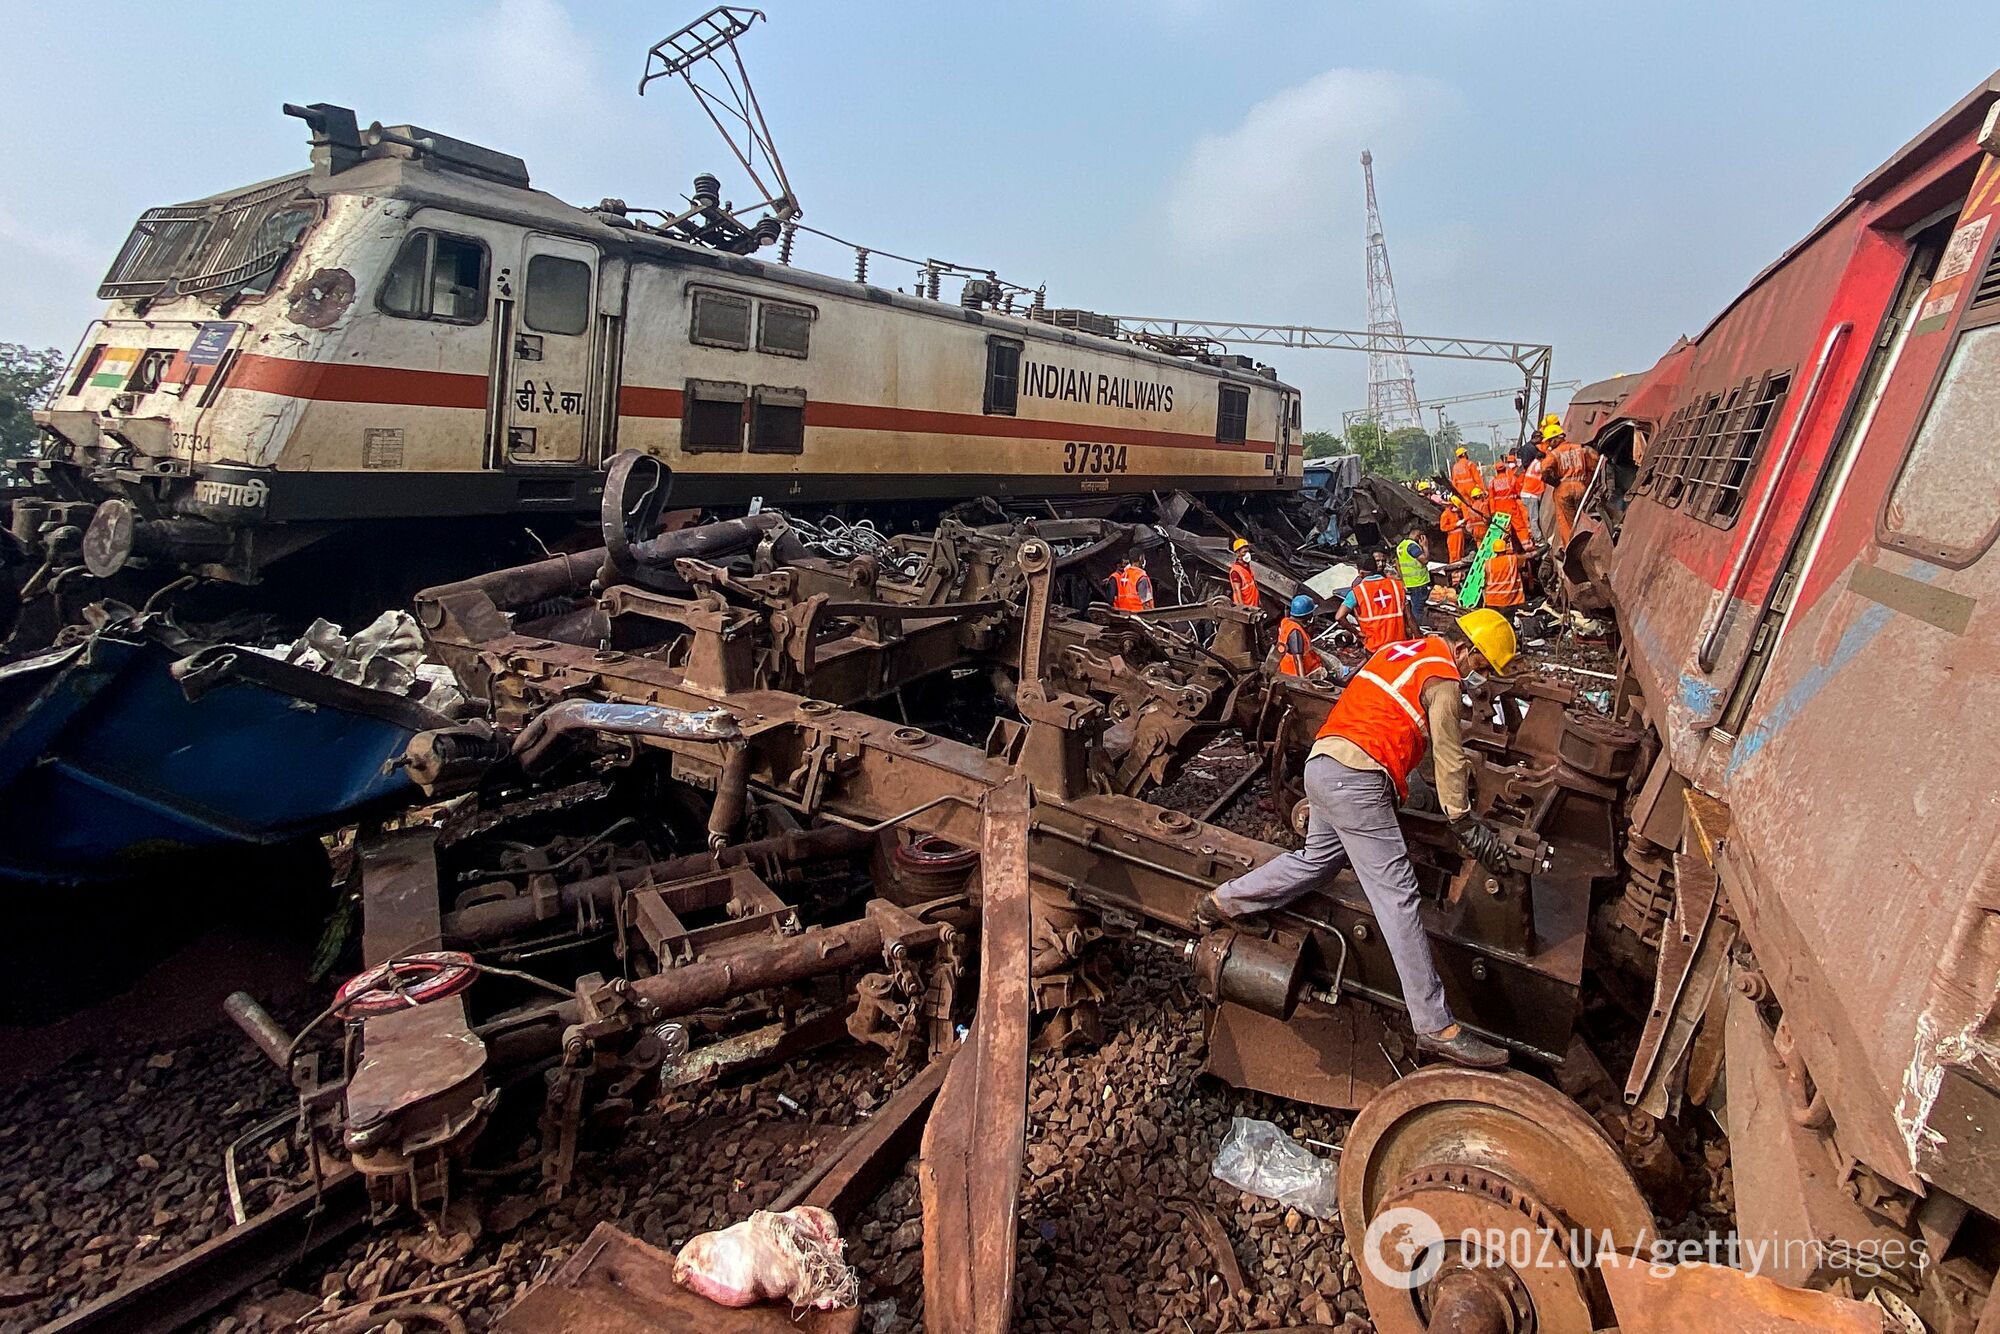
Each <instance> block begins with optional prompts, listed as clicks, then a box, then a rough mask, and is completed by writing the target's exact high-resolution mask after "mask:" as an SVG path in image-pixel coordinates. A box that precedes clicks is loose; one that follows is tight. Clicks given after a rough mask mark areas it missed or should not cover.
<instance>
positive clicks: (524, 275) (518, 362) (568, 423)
mask: <svg viewBox="0 0 2000 1334" xmlns="http://www.w3.org/2000/svg"><path fill="white" fill-rule="evenodd" d="M598 262H599V258H598V253H597V248H596V247H595V246H592V245H587V244H585V243H584V242H581V241H572V240H569V239H568V238H566V237H560V236H545V235H541V234H539V233H535V232H530V233H529V234H528V236H527V237H526V238H525V240H524V241H523V242H522V247H521V267H520V269H519V270H518V277H517V279H516V282H515V290H516V292H517V293H518V298H517V300H518V305H517V307H516V315H515V321H514V331H513V349H512V350H513V357H512V358H511V361H512V366H511V374H510V378H509V380H508V382H507V392H506V394H505V403H504V404H503V406H502V408H501V411H502V414H503V416H504V419H505V421H506V424H507V429H506V433H505V436H506V463H507V466H509V467H537V468H541V467H568V468H574V467H578V466H582V465H585V464H588V463H590V462H592V460H591V459H590V458H589V457H588V456H587V454H586V450H587V447H588V445H589V443H590V441H591V439H592V435H593V430H594V428H595V426H596V422H595V420H594V419H595V418H596V416H597V415H598V414H597V411H596V406H597V403H598V401H599V399H600V398H601V397H602V395H601V394H599V393H597V392H596V390H597V386H595V385H594V384H593V383H592V380H593V376H592V371H593V369H594V368H595V367H596V365H597V358H596V357H595V356H594V355H593V348H592V341H591V340H592V334H593V330H595V328H596V327H597V266H598Z"/></svg>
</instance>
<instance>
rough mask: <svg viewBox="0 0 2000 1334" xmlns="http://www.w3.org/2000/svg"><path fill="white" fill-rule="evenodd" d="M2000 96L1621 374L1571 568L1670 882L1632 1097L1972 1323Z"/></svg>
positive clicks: (1988, 777)
mask: <svg viewBox="0 0 2000 1334" xmlns="http://www.w3.org/2000/svg"><path fill="white" fill-rule="evenodd" d="M1996 103H2000V76H1996V77H1995V78H1994V79H1991V80H1988V81H1987V82H1986V83H1984V84H1982V85H1981V86H1980V87H1979V88H1978V89H1976V90H1974V92H1973V93H1972V94H1971V95H1969V96H1968V97H1966V98H1965V99H1964V100H1963V101H1961V102H1960V103H1958V105H1956V106H1955V107H1953V108H1952V109H1951V110H1950V111H1949V112H1948V113H1946V114H1945V115H1944V116H1943V117H1941V118H1940V119H1939V120H1938V121H1937V122H1936V123H1935V124H1933V125H1931V126H1930V127H1929V128H1928V129H1926V130H1925V131H1924V132H1923V133H1922V134H1920V135H1919V136H1917V138H1916V139H1914V140H1912V141H1911V142H1910V143H1909V144H1908V145H1907V146H1905V147H1904V148H1903V149H1902V150H1901V151H1900V152H1898V153H1897V154H1896V155H1895V156H1894V157H1893V158H1891V159H1890V160H1889V161H1888V162H1887V163H1886V164H1885V165H1883V166H1882V167H1881V168H1880V169H1879V170H1877V171H1875V172H1874V173H1873V174H1871V175H1870V176H1868V177H1867V178H1866V179H1865V180H1863V181H1862V182H1861V183H1860V184H1859V185H1857V186H1856V187H1855V188H1854V190H1853V192H1852V194H1851V195H1850V196H1849V197H1848V198H1847V199H1846V200H1845V201H1844V202H1843V203H1842V204H1841V205H1840V207H1839V208H1837V209H1836V210H1835V211H1834V212H1833V213H1832V214H1831V215H1829V216H1828V217H1827V218H1826V219H1825V220H1824V221H1822V222H1821V223H1820V224H1819V225H1818V226H1817V227H1815V228H1814V229H1813V231H1812V232H1811V233H1810V234H1809V235H1808V236H1807V237H1806V238H1805V239H1804V240H1802V241H1800V242H1799V243H1798V244H1797V245H1795V246H1794V247H1792V249H1791V250H1789V251H1788V252H1786V253H1785V254H1784V255H1783V256H1782V257H1781V258H1780V259H1779V260H1778V261H1777V262H1776V263H1775V264H1773V265H1772V266H1771V267H1770V268H1768V269H1766V270H1765V271H1764V272H1763V273H1761V274H1759V275H1758V276H1757V278H1756V279H1755V280H1754V281H1753V282H1752V283H1751V285H1750V287H1749V288H1748V290H1746V291H1745V292H1744V293H1743V294H1742V295H1741V296H1739V297H1738V298H1737V299H1736V300H1735V301H1734V302H1733V303H1732V304H1731V305H1730V306H1729V307H1728V308H1727V309H1726V310H1725V311H1723V313H1722V314H1721V315H1720V316H1718V317H1717V318H1716V319H1715V321H1714V322H1713V323H1712V324H1710V325H1709V326H1708V327H1707V328H1706V329H1704V330H1703V331H1702V332H1701V334H1700V335H1699V336H1697V337H1696V338H1695V339H1694V340H1692V342H1691V343H1688V344H1686V345H1685V346H1680V347H1676V348H1675V349H1674V350H1673V351H1671V352H1670V353H1668V355H1667V356H1666V357H1665V358H1663V359H1662V361H1661V362H1660V364H1659V365H1658V366H1657V367H1655V369H1654V370H1653V372H1651V373H1650V374H1649V375H1648V376H1647V377H1645V379H1644V380H1642V381H1641V382H1640V383H1639V384H1638V385H1637V386H1636V387H1635V388H1634V389H1633V390H1632V392H1631V393H1630V395H1629V396H1628V397H1627V398H1626V399H1625V401H1624V404H1623V405H1622V407H1621V408H1620V410H1619V413H1618V414H1617V416H1616V417H1615V418H1614V419H1613V420H1612V421H1610V422H1609V423H1607V424H1605V425H1604V426H1602V427H1601V428H1600V429H1599V432H1598V437H1599V441H1598V442H1599V445H1600V447H1601V448H1602V449H1603V450H1604V451H1605V453H1606V455H1607V457H1608V458H1609V459H1610V461H1611V462H1613V463H1619V462H1625V463H1627V464H1636V465H1637V476H1636V480H1635V481H1634V482H1633V484H1632V486H1631V487H1630V491H1629V494H1628V495H1627V497H1626V501H1625V507H1624V514H1623V519H1622V524H1621V526H1620V528H1619V530H1618V532H1617V535H1616V540H1615V543H1614V544H1613V545H1612V546H1611V548H1610V550H1609V551H1608V552H1606V551H1605V550H1604V549H1603V548H1602V547H1601V546H1600V547H1599V549H1598V550H1597V551H1596V552H1595V553H1593V558H1592V561H1591V562H1590V563H1591V564H1593V565H1594V566H1595V573H1596V574H1597V575H1598V577H1600V578H1601V580H1602V582H1603V583H1604V584H1606V585H1608V588H1609V591H1610V594H1611V597H1612V599H1613V601H1614V603H1615V604H1616V606H1617V608H1618V611H1619V613H1620V620H1621V623H1622V626H1623V631H1624V653H1625V660H1626V665H1627V669H1628V671H1629V677H1630V680H1629V683H1628V687H1629V689H1630V690H1631V691H1632V692H1634V695H1635V699H1637V702H1638V703H1639V705H1640V707H1642V709H1643V715H1644V717H1645V719H1646V720H1647V721H1648V722H1649V723H1650V725H1651V726H1652V727H1653V728H1654V729H1655V730H1656V731H1657V733H1658V736H1659V740H1660V743H1661V752H1660V757H1659V760H1658V762H1657V764H1656V766H1655V769H1654V772H1653V774H1652V778H1651V781H1650V782H1649V783H1648V785H1647V788H1646V792H1645V795H1644V796H1643V797H1642V799H1641V802H1640V804H1639V806H1638V808H1637V809H1636V810H1635V812H1634V829H1635V833H1637V834H1639V835H1640V836H1641V843H1640V845H1639V846H1640V848H1641V849H1642V855H1643V850H1644V849H1646V848H1648V847H1650V848H1653V849H1655V851H1656V857H1657V861H1658V864H1659V868H1660V872H1661V876H1662V880H1663V883H1671V884H1672V885H1673V886H1674V895H1673V898H1672V903H1673V913H1674V916H1673V918H1672V919H1671V920H1670V921H1669V922H1667V923H1666V930H1665V933H1664V935H1665V939H1664V941H1663V944H1662V947H1661V955H1662V963H1661V969H1660V984H1659V992H1658V994H1657V996H1656V998H1655V1008H1654V1010H1653V1014H1654V1017H1655V1022H1654V1024H1653V1025H1652V1027H1650V1028H1649V1030H1648V1042H1647V1046H1646V1047H1645V1048H1643V1049H1642V1050H1641V1052H1640V1055H1639V1060H1638V1062H1637V1064H1636V1065H1635V1068H1634V1070H1633V1071H1632V1072H1631V1080H1632V1082H1631V1085H1630V1087H1629V1088H1628V1093H1630V1094H1631V1095H1632V1096H1634V1097H1635V1098H1639V1097H1646V1098H1651V1099H1655V1100H1662V1101H1666V1102H1668V1103H1669V1104H1670V1103H1671V1102H1672V1100H1674V1099H1676V1098H1678V1097H1679V1096H1681V1094H1682V1093H1683V1091H1685V1090H1687V1085H1686V1084H1685V1083H1683V1081H1684V1080H1687V1079H1690V1078H1692V1079H1694V1080H1695V1081H1696V1083H1697V1087H1695V1088H1694V1089H1693V1090H1692V1092H1693V1093H1694V1094H1695V1095H1696V1096H1699V1095H1700V1094H1701V1093H1703V1092H1707V1093H1708V1097H1709V1101H1710V1105H1711V1106H1712V1107H1716V1108H1718V1109H1719V1110H1720V1115H1721V1117H1722V1119H1723V1120H1724V1122H1725V1124H1726V1126H1727V1128H1728V1130H1729V1132H1730V1137H1731V1142H1732V1159H1733V1161H1734V1163H1735V1170H1736V1199H1737V1203H1738V1209H1739V1215H1740V1216H1739V1230H1740V1233H1741V1235H1742V1236H1743V1237H1745V1238H1760V1237H1777V1238H1817V1239H1820V1240H1821V1241H1826V1240H1828V1239H1841V1238H1844V1239H1847V1240H1849V1241H1871V1240H1879V1239H1882V1238H1884V1237H1901V1238H1904V1239H1908V1240H1914V1241H1921V1242H1923V1243H1924V1245H1923V1247H1921V1248H1918V1250H1919V1251H1920V1252H1921V1253H1923V1254H1924V1255H1926V1256H1927V1259H1928V1263H1927V1264H1924V1265H1906V1266H1905V1267H1903V1268H1900V1269H1896V1270H1893V1271H1892V1272H1891V1274H1890V1280H1891V1281H1893V1282H1895V1283H1897V1284H1898V1285H1899V1286H1902V1287H1903V1288H1904V1289H1905V1290H1906V1291H1908V1292H1910V1293H1913V1294H1917V1295H1918V1297H1919V1301H1918V1306H1919V1310H1920V1311H1921V1312H1922V1314H1923V1315H1924V1317H1925V1319H1926V1320H1928V1321H1929V1322H1930V1327H1931V1328H1932V1329H1963V1330H1967V1331H1970V1330H1972V1329H1973V1327H1974V1326H1973V1324H1972V1323H1970V1322H1971V1320H1972V1318H1973V1316H1972V1313H1975V1312H1976V1311H1977V1309H1978V1308H1979V1307H1980V1306H1981V1304H1982V1303H1983V1302H1984V1300H1985V1296H1986V1291H1987V1289H1988V1287H1990V1286H1991V1282H1992V1278H1993V1271H1994V1269H1995V1268H1996V1264H1995V1262H1996V1259H2000V1254H1996V1252H1995V1249H1994V1244H1995V1235H1996V1234H1995V1219H1996V1217H2000V1156H1996V1155H1995V1153H1994V1152H1993V1149H1992V1146H1993V1145H1994V1144H1996V1143H2000V1139H1996V1138H1995V1136H1996V1135H2000V1031H1996V1026H2000V1015H1996V1006H2000V861H1996V855H1995V854H1996V833H2000V821H1996V819H1995V814H1996V812H1995V805H1996V786H1995V782H1994V778H1993V773H1994V762H1995V756H1996V755H2000V688H1996V680H2000V678H1996V674H1995V673H1996V668H1997V667H2000V616H1996V603H2000V556H1996V555H1995V554H1994V551H1993V545H1994V538H1995V533H1996V529H2000V258H1997V257H1996V241H2000V220H1996V213H2000V157H1996V153H2000V111H1996ZM1628 475H1629V474H1628ZM1647 840H1650V842H1648V841H1647ZM1669 861H1671V862H1672V865H1673V867H1674V871H1673V872H1672V873H1668V872H1666V870H1665V866H1666V864H1667V863H1668V862H1669ZM1718 885H1719V890H1720V892H1719V894H1718V893H1717V888H1718ZM1677 924H1679V925H1681V926H1684V927H1685V930H1677V929H1676V926H1677ZM1677 940H1678V943H1677ZM1732 978H1733V980H1734V985H1733V986H1732V985H1731V981H1732ZM1698 1023H1699V1024H1700V1025H1701V1026H1702V1027H1703V1029H1704V1030H1705V1031H1702V1032H1700V1033H1699V1034H1698V1035H1696V1036H1693V1037H1691V1038H1689V1039H1687V1040H1685V1041H1680V1042H1678V1045H1679V1047H1680V1051H1678V1052H1677V1051H1676V1045H1677V1037H1678V1035H1680V1034H1682V1033H1683V1032H1689V1033H1692V1032H1693V1031H1694V1030H1695V1029H1696V1027H1697V1024H1698ZM1705 1047H1706V1049H1707V1050H1709V1051H1710V1052H1711V1053H1715V1052H1720V1053H1724V1055H1725V1059H1724V1064H1723V1075H1722V1077H1721V1078H1720V1079H1719V1080H1715V1081H1714V1083H1713V1086H1712V1087H1713V1091H1712V1092H1711V1091H1709V1090H1708V1088H1706V1087H1704V1086H1706V1085H1708V1084H1709V1079H1708V1078H1707V1077H1705V1076H1704V1075H1702V1074H1701V1071H1702V1070H1703V1069H1704V1061H1703V1052H1704V1049H1705ZM1690 1050H1691V1051H1692V1055H1691V1056H1690V1055H1688V1054H1686V1053H1688V1052H1689V1051H1690ZM1774 1057H1775V1058H1776V1060H1775V1061H1774ZM1690 1070H1693V1071H1694V1072H1695V1073H1694V1074H1693V1075H1692V1076H1691V1075H1690V1074H1689V1071H1690ZM1787 1113H1789V1114H1787ZM1829 1154H1830V1157H1829ZM1829 1162H1831V1164H1832V1167H1833V1170H1831V1171H1829ZM1779 1276H1780V1277H1786V1278H1790V1279H1792V1280H1794V1281H1808V1280H1813V1279H1820V1280H1825V1279H1827V1278H1829V1277H1830V1275H1828V1274H1827V1273H1824V1272H1821V1271H1817V1270H1813V1269H1811V1268H1810V1267H1809V1268H1807V1269H1805V1270H1800V1271H1798V1272H1783V1273H1780V1274H1779ZM1864 1286H1865V1285H1864ZM1988 1318H1989V1319H1991V1318H1992V1316H1991V1315H1989V1317H1988ZM1978 1328H1980V1329H1986V1328H1988V1326H1987V1324H1986V1323H1983V1322H1982V1323H1980V1324H1979V1325H1978Z"/></svg>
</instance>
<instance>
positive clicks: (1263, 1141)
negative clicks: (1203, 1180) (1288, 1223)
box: [1209, 1116, 1340, 1219]
mask: <svg viewBox="0 0 2000 1334" xmlns="http://www.w3.org/2000/svg"><path fill="white" fill-rule="evenodd" d="M1209 1172H1210V1174H1211V1175H1213V1176H1214V1177H1215V1179H1216V1180H1218V1181H1226V1182H1228V1183H1229V1184H1230V1185H1232V1186H1234V1187H1236V1188H1237V1189H1238V1190H1247V1191H1249V1192H1250V1193H1251V1194H1252V1195H1262V1196H1263V1197H1264V1198H1266V1199H1270V1200H1276V1201H1278V1202H1279V1203H1280V1204H1287V1205H1290V1206H1291V1207H1292V1208H1294V1209H1297V1210H1298V1211H1299V1212H1300V1213H1302V1214H1309V1215H1311V1216H1312V1217H1314V1218H1320V1219H1326V1218H1333V1217H1335V1216H1337V1215H1338V1214H1339V1212H1340V1203H1339V1195H1338V1191H1337V1189H1336V1187H1337V1184H1338V1182H1339V1179H1340V1168H1339V1165H1338V1164H1336V1163H1335V1162H1333V1160H1332V1159H1329V1158H1322V1157H1320V1156H1319V1155H1318V1154H1316V1153H1314V1152H1313V1151H1312V1150H1310V1149H1308V1148H1306V1147H1305V1146H1304V1145H1302V1144H1300V1143H1299V1142H1298V1141H1297V1140H1295V1139H1293V1138H1292V1137H1291V1136H1290V1135H1287V1134H1286V1133H1285V1132H1284V1131H1282V1130H1280V1129H1279V1128H1278V1127H1277V1126H1274V1125H1272V1124H1271V1123H1270V1122H1269V1121H1256V1120H1252V1119H1251V1118H1249V1117H1247V1116H1239V1117H1236V1118H1235V1119H1234V1120H1232V1121H1231V1122H1230V1125H1229V1134H1228V1135H1226V1136H1224V1137H1223V1141H1222V1147H1221V1148H1219V1149H1217V1150H1216V1151H1215V1162H1214V1163H1213V1164H1212V1165H1211V1166H1210V1167H1209Z"/></svg>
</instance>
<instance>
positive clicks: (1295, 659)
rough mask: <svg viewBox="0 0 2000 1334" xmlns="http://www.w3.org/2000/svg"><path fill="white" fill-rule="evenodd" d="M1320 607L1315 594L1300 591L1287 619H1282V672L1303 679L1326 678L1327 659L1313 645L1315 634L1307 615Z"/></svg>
mask: <svg viewBox="0 0 2000 1334" xmlns="http://www.w3.org/2000/svg"><path fill="white" fill-rule="evenodd" d="M1318 610H1319V603H1317V602H1315V601H1313V597H1312V594H1310V593H1300V594H1299V595H1298V596H1297V597H1294V598H1293V599H1292V605H1291V608H1290V609H1289V610H1288V611H1287V612H1286V613H1285V619H1283V620H1282V621H1279V622H1278V672H1279V674H1280V675H1281V676H1296V677H1298V678H1299V679H1300V680H1301V681H1318V680H1323V679H1325V677H1326V660H1325V659H1324V658H1322V657H1320V656H1319V651H1318V650H1317V649H1315V648H1313V641H1312V634H1311V632H1310V631H1308V630H1307V629H1306V627H1305V618H1306V617H1308V616H1310V615H1312V614H1313V613H1314V612H1315V611H1318Z"/></svg>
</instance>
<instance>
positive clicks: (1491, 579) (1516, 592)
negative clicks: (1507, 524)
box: [1481, 550, 1528, 607]
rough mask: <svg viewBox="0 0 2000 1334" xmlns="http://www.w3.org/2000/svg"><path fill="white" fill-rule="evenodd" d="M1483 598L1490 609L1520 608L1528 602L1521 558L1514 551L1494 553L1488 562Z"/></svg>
mask: <svg viewBox="0 0 2000 1334" xmlns="http://www.w3.org/2000/svg"><path fill="white" fill-rule="evenodd" d="M1481 596H1482V597H1483V598H1484V599H1485V602H1486V605H1487V606H1489V607H1518V606H1520V605H1521V604H1522V603H1524V602H1526V601H1527V600H1528V595H1527V593H1526V592H1525V591H1524V590H1523V588H1522V586H1521V557H1520V556H1519V555H1518V554H1516V553H1515V552H1512V551H1506V550H1500V551H1496V552H1494V553H1493V554H1492V555H1491V556H1489V557H1488V558H1487V560H1486V587H1485V590H1484V591H1483V593H1482V594H1481Z"/></svg>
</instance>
